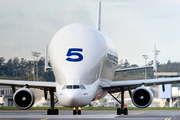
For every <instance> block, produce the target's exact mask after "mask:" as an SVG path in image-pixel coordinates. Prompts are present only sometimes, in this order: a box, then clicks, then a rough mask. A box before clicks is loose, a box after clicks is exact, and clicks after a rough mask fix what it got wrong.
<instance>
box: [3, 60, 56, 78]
mask: <svg viewBox="0 0 180 120" xmlns="http://www.w3.org/2000/svg"><path fill="white" fill-rule="evenodd" d="M44 62H45V59H44V58H43V57H41V58H40V60H38V61H36V62H35V64H38V76H39V81H55V78H54V74H53V72H52V71H51V70H49V71H48V73H45V72H44ZM36 69H37V68H35V71H36ZM33 74H34V61H30V60H25V59H24V58H21V59H19V58H17V57H15V58H14V59H9V60H8V61H7V63H5V59H4V58H3V57H0V79H9V80H28V81H33ZM35 74H36V72H35Z"/></svg>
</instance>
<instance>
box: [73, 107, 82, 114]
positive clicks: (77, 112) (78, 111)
mask: <svg viewBox="0 0 180 120" xmlns="http://www.w3.org/2000/svg"><path fill="white" fill-rule="evenodd" d="M76 114H78V115H81V107H74V110H73V115H76Z"/></svg>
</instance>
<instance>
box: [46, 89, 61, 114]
mask: <svg viewBox="0 0 180 120" xmlns="http://www.w3.org/2000/svg"><path fill="white" fill-rule="evenodd" d="M49 92H50V96H51V109H48V110H47V115H59V111H58V109H54V104H55V103H54V89H50V91H49Z"/></svg>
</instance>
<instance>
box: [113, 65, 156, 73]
mask: <svg viewBox="0 0 180 120" xmlns="http://www.w3.org/2000/svg"><path fill="white" fill-rule="evenodd" d="M145 68H154V66H144V67H132V68H123V69H116V70H115V72H124V71H130V70H139V69H145ZM154 69H155V68H154Z"/></svg>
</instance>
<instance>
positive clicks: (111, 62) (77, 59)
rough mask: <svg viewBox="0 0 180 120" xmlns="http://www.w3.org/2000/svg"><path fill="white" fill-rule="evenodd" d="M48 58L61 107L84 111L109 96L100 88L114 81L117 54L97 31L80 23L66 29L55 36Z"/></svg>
mask: <svg viewBox="0 0 180 120" xmlns="http://www.w3.org/2000/svg"><path fill="white" fill-rule="evenodd" d="M48 55H49V56H48V57H49V60H50V63H51V66H52V69H53V72H54V75H55V79H56V95H57V97H58V101H59V103H60V104H61V105H63V106H66V107H83V106H86V105H88V104H89V103H90V102H91V101H92V100H94V99H100V98H102V97H104V96H105V95H106V94H107V92H105V91H103V90H102V89H101V85H102V84H105V83H106V82H109V81H112V79H113V76H114V72H115V69H116V66H117V61H118V57H117V56H118V53H117V50H116V47H115V45H114V43H113V42H112V40H111V39H110V38H108V37H107V36H105V35H104V34H102V33H101V32H100V31H98V30H97V29H95V28H93V27H91V26H89V25H85V24H80V23H75V24H70V25H68V26H65V27H63V28H62V29H60V30H59V31H58V32H57V33H56V34H55V35H54V36H53V38H52V40H51V42H50V45H49V49H48Z"/></svg>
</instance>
